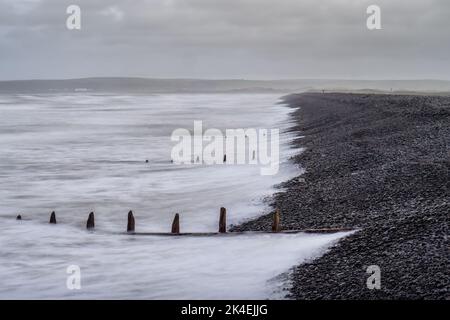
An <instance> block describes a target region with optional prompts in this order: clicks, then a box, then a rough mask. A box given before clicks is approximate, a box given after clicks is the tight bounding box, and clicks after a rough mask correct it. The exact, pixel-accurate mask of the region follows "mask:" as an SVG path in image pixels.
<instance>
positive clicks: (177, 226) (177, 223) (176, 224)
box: [172, 213, 180, 233]
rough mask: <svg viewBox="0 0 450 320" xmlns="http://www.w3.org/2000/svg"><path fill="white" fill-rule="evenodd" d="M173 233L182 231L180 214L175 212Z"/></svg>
mask: <svg viewBox="0 0 450 320" xmlns="http://www.w3.org/2000/svg"><path fill="white" fill-rule="evenodd" d="M172 233H180V215H179V214H178V213H177V214H175V218H173V222H172Z"/></svg>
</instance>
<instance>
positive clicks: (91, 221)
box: [86, 212, 95, 229]
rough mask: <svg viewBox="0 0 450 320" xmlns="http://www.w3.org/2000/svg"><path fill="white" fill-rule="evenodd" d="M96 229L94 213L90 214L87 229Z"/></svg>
mask: <svg viewBox="0 0 450 320" xmlns="http://www.w3.org/2000/svg"><path fill="white" fill-rule="evenodd" d="M94 227H95V219H94V213H93V212H91V213H89V217H88V219H87V223H86V228H87V229H94Z"/></svg>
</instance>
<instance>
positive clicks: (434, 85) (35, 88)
mask: <svg viewBox="0 0 450 320" xmlns="http://www.w3.org/2000/svg"><path fill="white" fill-rule="evenodd" d="M369 88H370V89H369ZM322 90H325V91H327V92H330V91H344V90H345V91H356V92H372V93H377V92H397V93H401V92H414V91H420V92H432V93H434V94H436V93H450V80H345V79H342V80H339V79H286V80H245V79H216V80H206V79H157V78H154V79H152V78H126V77H123V78H120V77H110V78H107V77H105V78H80V79H61V80H12V81H5V80H3V81H0V94H18V93H23V94H38V93H41V94H42V93H65V94H67V93H80V92H81V93H97V94H98V93H118V94H120V93H128V94H164V93H178V94H179V93H283V94H288V93H292V92H305V91H322Z"/></svg>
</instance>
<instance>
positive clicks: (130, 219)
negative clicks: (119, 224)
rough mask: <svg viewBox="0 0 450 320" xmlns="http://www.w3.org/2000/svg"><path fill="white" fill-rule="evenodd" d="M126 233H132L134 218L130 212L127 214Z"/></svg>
mask: <svg viewBox="0 0 450 320" xmlns="http://www.w3.org/2000/svg"><path fill="white" fill-rule="evenodd" d="M127 232H134V216H133V211H131V210H130V212H128V224H127Z"/></svg>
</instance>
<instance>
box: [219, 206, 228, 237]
mask: <svg viewBox="0 0 450 320" xmlns="http://www.w3.org/2000/svg"><path fill="white" fill-rule="evenodd" d="M219 232H220V233H226V232H227V209H225V208H224V207H222V208H220V218H219Z"/></svg>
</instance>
